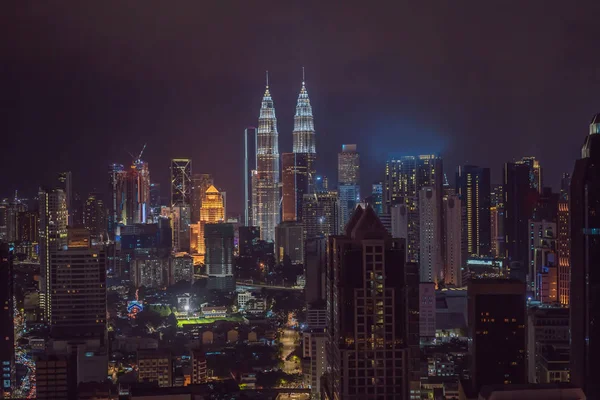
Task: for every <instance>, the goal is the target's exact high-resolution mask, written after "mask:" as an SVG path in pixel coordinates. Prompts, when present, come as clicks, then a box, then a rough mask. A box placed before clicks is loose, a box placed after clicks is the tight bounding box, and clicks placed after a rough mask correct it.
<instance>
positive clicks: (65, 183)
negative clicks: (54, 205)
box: [58, 171, 73, 226]
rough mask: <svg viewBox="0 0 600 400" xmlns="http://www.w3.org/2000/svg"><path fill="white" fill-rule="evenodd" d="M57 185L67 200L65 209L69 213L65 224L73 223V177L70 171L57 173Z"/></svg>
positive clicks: (70, 224)
mask: <svg viewBox="0 0 600 400" xmlns="http://www.w3.org/2000/svg"><path fill="white" fill-rule="evenodd" d="M58 183H59V185H58V187H59V188H60V189H62V190H63V192H65V198H66V202H67V211H68V213H69V217H68V221H67V224H68V225H69V226H72V225H73V177H72V175H71V171H65V172H60V173H59V174H58Z"/></svg>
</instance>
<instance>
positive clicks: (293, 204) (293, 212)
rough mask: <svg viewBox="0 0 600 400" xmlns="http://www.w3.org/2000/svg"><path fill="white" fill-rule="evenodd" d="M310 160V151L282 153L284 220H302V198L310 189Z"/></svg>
mask: <svg viewBox="0 0 600 400" xmlns="http://www.w3.org/2000/svg"><path fill="white" fill-rule="evenodd" d="M309 161H310V157H309V154H308V153H283V154H282V155H281V165H282V167H281V177H282V179H281V180H282V182H283V188H282V189H283V190H282V192H283V193H282V194H283V200H282V220H283V221H302V200H303V198H304V195H305V194H307V193H308V190H309V181H310V177H309Z"/></svg>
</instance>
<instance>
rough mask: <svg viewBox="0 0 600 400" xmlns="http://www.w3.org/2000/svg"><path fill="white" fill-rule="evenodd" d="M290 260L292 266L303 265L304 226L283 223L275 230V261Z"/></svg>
mask: <svg viewBox="0 0 600 400" xmlns="http://www.w3.org/2000/svg"><path fill="white" fill-rule="evenodd" d="M286 256H287V257H289V258H290V262H291V263H292V264H294V265H298V264H302V265H304V225H302V223H301V222H295V221H284V222H282V223H280V224H279V225H277V227H276V228H275V259H276V260H277V262H280V263H281V262H283V261H284V258H285V257H286Z"/></svg>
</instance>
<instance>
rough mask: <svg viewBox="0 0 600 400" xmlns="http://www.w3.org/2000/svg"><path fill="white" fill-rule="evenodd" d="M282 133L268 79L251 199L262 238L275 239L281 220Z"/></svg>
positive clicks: (258, 134)
mask: <svg viewBox="0 0 600 400" xmlns="http://www.w3.org/2000/svg"><path fill="white" fill-rule="evenodd" d="M278 140H279V134H278V133H277V118H276V117H275V108H274V106H273V99H272V98H271V93H270V92H269V79H268V75H267V86H266V89H265V94H264V96H263V100H262V105H261V108H260V116H259V119H258V132H257V146H256V170H257V173H256V178H255V183H256V191H255V196H254V199H253V201H252V203H253V205H254V204H256V207H255V208H254V209H255V210H256V218H255V222H254V224H255V225H257V226H258V227H259V228H260V234H261V238H262V239H263V240H266V241H271V242H273V241H274V240H275V226H277V224H278V223H279V221H280V212H279V202H280V194H279V192H280V191H279V146H278Z"/></svg>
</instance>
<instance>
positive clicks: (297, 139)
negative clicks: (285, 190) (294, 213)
mask: <svg viewBox="0 0 600 400" xmlns="http://www.w3.org/2000/svg"><path fill="white" fill-rule="evenodd" d="M266 78H267V85H266V88H265V94H264V96H263V99H262V104H261V107H260V114H259V117H258V129H257V130H256V175H255V176H254V177H253V183H252V187H253V189H252V190H253V194H252V210H253V215H254V224H255V225H257V226H259V227H260V236H261V239H263V240H267V241H273V240H274V239H275V227H276V226H277V225H278V224H279V222H280V221H281V218H280V217H281V214H280V203H281V194H280V186H279V182H280V172H279V145H278V141H279V133H278V132H277V117H276V116H275V107H274V105H273V98H272V97H271V92H270V91H269V72H268V71H267V74H266ZM293 136H294V144H293V152H294V153H296V154H299V153H303V154H306V157H305V158H306V159H307V166H306V167H307V169H308V175H309V180H310V176H311V175H312V174H313V169H314V167H313V165H314V164H313V162H314V160H315V158H316V146H315V126H314V121H313V115H312V107H311V105H310V99H309V98H308V92H307V90H306V85H305V80H304V68H302V87H301V88H300V94H299V95H298V102H297V104H296V115H295V116H294V131H293ZM307 190H308V189H307Z"/></svg>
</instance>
